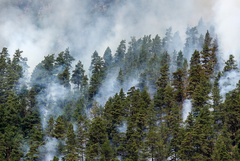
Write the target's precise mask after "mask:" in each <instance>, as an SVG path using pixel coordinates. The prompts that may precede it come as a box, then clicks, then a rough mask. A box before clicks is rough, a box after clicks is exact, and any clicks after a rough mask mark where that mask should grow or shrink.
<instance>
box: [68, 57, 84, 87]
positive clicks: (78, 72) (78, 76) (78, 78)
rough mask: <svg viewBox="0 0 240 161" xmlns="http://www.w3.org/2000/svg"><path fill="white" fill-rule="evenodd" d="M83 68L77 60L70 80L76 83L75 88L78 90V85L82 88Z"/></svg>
mask: <svg viewBox="0 0 240 161" xmlns="http://www.w3.org/2000/svg"><path fill="white" fill-rule="evenodd" d="M84 73H85V70H84V69H83V64H82V62H81V61H80V60H79V61H78V63H77V64H76V66H75V69H74V70H73V74H72V78H71V82H72V83H73V84H75V85H76V88H77V89H78V90H79V89H80V87H81V89H82V85H83V79H84Z"/></svg>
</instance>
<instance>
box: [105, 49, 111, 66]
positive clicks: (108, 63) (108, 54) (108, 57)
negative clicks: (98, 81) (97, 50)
mask: <svg viewBox="0 0 240 161" xmlns="http://www.w3.org/2000/svg"><path fill="white" fill-rule="evenodd" d="M103 59H104V61H105V64H106V66H107V67H110V66H111V65H112V61H113V57H112V51H111V49H110V48H109V47H107V49H106V50H105V52H104V55H103Z"/></svg>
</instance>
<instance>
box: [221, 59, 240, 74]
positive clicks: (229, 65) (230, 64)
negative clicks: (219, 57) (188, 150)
mask: <svg viewBox="0 0 240 161" xmlns="http://www.w3.org/2000/svg"><path fill="white" fill-rule="evenodd" d="M225 64H226V65H225V67H224V69H223V71H224V72H228V71H231V70H235V69H238V68H237V64H236V61H235V60H234V56H233V55H229V59H228V60H227V61H226V62H225Z"/></svg>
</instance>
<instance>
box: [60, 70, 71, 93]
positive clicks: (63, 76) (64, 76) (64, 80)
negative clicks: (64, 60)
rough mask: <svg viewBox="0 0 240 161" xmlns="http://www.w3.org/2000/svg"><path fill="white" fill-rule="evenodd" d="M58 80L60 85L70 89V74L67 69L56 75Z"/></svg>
mask: <svg viewBox="0 0 240 161" xmlns="http://www.w3.org/2000/svg"><path fill="white" fill-rule="evenodd" d="M58 79H59V81H60V84H61V85H63V86H64V87H67V88H70V72H69V68H68V67H66V68H65V69H64V71H63V72H62V73H60V74H58Z"/></svg>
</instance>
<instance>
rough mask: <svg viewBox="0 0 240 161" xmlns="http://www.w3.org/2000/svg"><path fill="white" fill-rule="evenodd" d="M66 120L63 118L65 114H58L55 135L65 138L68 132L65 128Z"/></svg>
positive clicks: (58, 137)
mask: <svg viewBox="0 0 240 161" xmlns="http://www.w3.org/2000/svg"><path fill="white" fill-rule="evenodd" d="M65 129H66V128H65V122H64V119H63V116H58V118H57V120H56V123H55V125H54V130H53V132H54V137H56V138H57V139H62V140H63V139H65V137H66V136H65V134H66V130H65Z"/></svg>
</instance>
